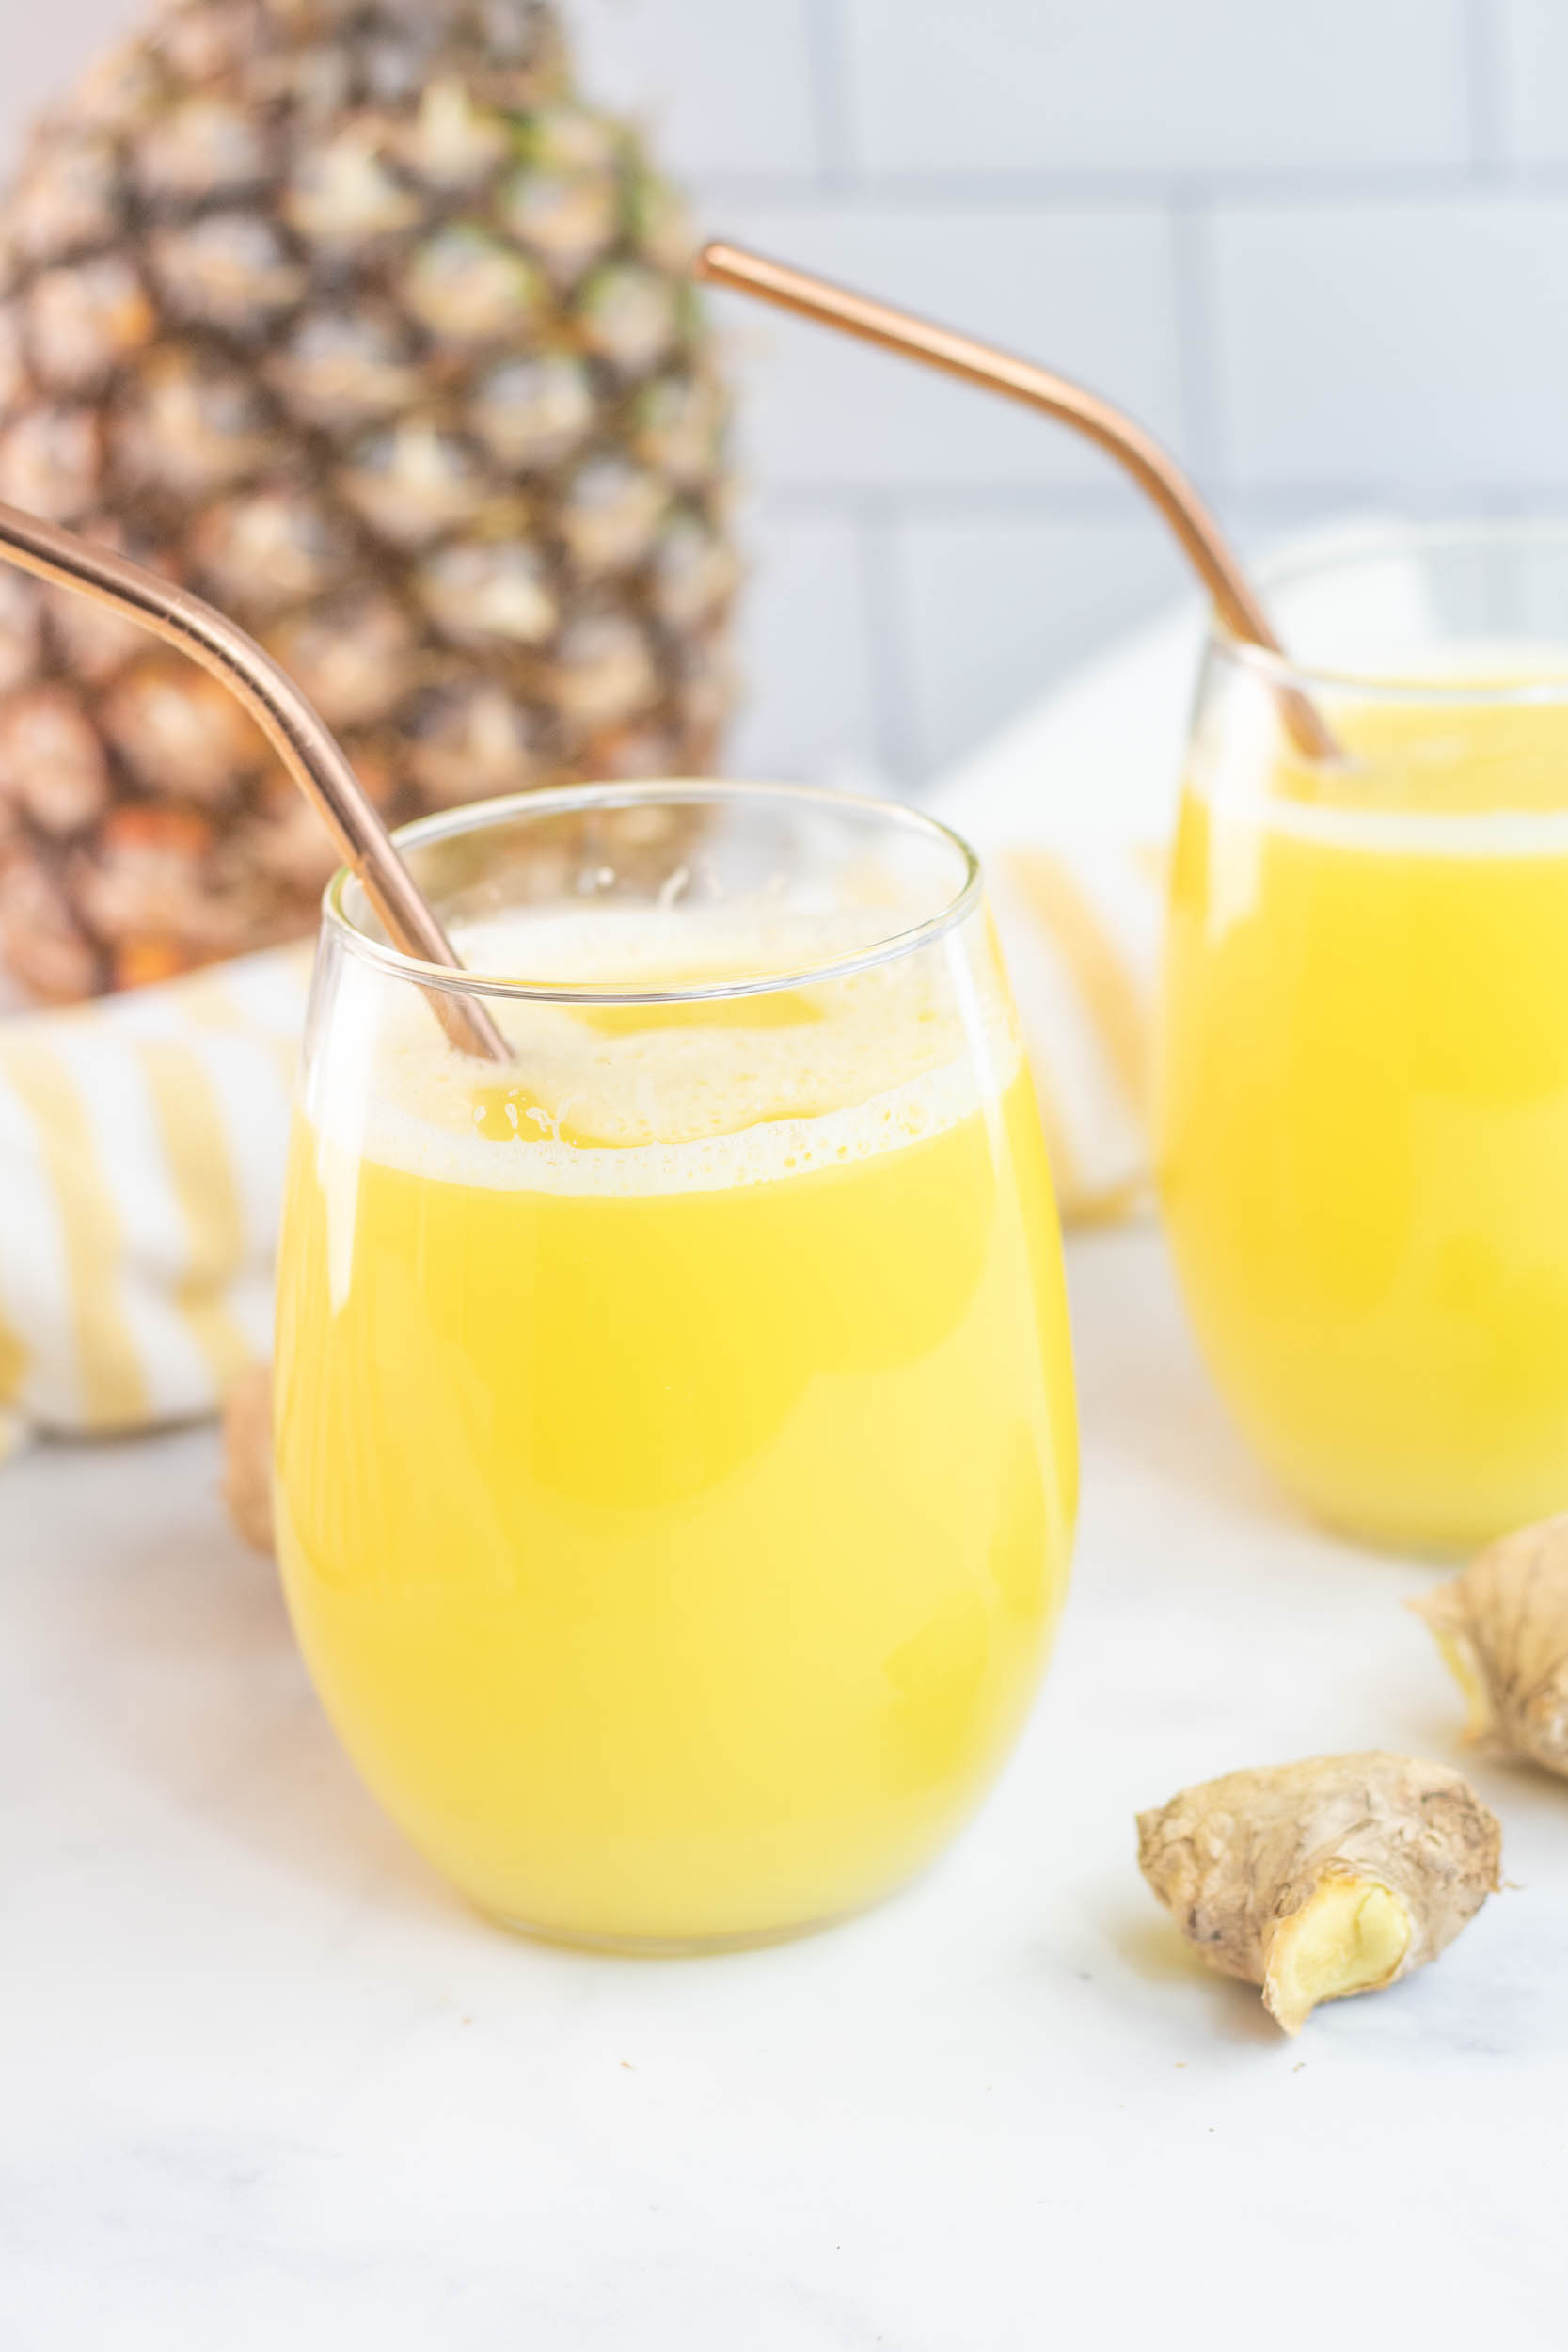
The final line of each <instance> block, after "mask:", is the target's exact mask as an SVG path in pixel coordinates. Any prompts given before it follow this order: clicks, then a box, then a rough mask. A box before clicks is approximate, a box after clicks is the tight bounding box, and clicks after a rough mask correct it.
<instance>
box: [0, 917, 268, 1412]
mask: <svg viewBox="0 0 1568 2352" xmlns="http://www.w3.org/2000/svg"><path fill="white" fill-rule="evenodd" d="M308 982H309V948H308V947H297V948H286V949H280V950H275V951H273V952H271V953H268V954H264V955H259V956H249V957H245V958H243V959H241V960H239V961H235V962H232V963H229V964H226V965H222V966H219V967H217V968H215V969H213V970H210V971H206V972H201V973H198V974H196V975H194V976H193V977H189V978H185V979H179V980H171V981H166V982H163V983H161V984H159V985H157V986H155V987H151V988H145V989H140V990H136V991H134V992H133V993H129V994H126V995H123V996H115V997H108V998H105V999H103V1001H101V1002H99V1003H95V1004H91V1005H83V1006H76V1007H71V1008H70V1009H65V1010H58V1011H50V1012H25V1013H21V1014H15V1015H12V1016H10V1017H9V1018H8V1019H6V1020H4V1021H0V1415H3V1416H4V1421H3V1426H0V1445H3V1446H6V1447H8V1446H10V1445H14V1443H15V1442H16V1441H17V1440H18V1438H20V1436H21V1435H22V1433H23V1432H24V1430H25V1429H26V1428H29V1427H32V1428H38V1429H44V1430H52V1431H60V1432H72V1433H104V1434H106V1433H109V1432H113V1431H122V1430H130V1429H138V1428H142V1427H145V1426H148V1425H150V1424H152V1423H156V1422H167V1421H178V1420H182V1419H185V1418H188V1417H190V1416H193V1415H196V1414H199V1413H203V1412H208V1411H211V1410H213V1409H214V1406H216V1405H217V1403H218V1402H219V1401H220V1400H221V1397H222V1395H223V1391H224V1390H225V1388H226V1387H227V1386H228V1383H229V1382H230V1380H231V1379H232V1377H233V1375H235V1373H236V1372H238V1371H239V1370H241V1368H242V1367H243V1366H244V1365H245V1364H246V1363H248V1362H251V1361H253V1360H254V1359H257V1358H258V1357H261V1358H264V1357H265V1356H266V1355H267V1354H269V1353H270V1351H271V1346H272V1262H273V1251H274V1246H275V1242H276V1238H277V1212H278V1202H279V1199H280V1195H281V1189H282V1176H283V1155H284V1152H285V1148H286V1144H287V1138H288V1126H289V1109H290V1102H291V1097H292V1092H293V1061H294V1048H295V1041H296V1039H297V1037H298V1034H299V1029H300V1025H301V1019H302V1016H303V1012H304V1006H305V995H306V990H307V986H308Z"/></svg>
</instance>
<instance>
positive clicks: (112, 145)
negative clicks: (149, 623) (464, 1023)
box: [0, 0, 736, 1000]
mask: <svg viewBox="0 0 1568 2352" xmlns="http://www.w3.org/2000/svg"><path fill="white" fill-rule="evenodd" d="M690 254H691V248H690V244H689V232H688V230H687V229H686V226H685V223H684V221H683V218H682V215H681V212H680V208H679V206H678V203H677V202H676V201H675V199H673V196H672V195H671V193H670V191H669V190H668V188H667V187H666V186H665V185H664V183H662V182H661V181H659V180H658V179H657V177H656V176H655V174H654V173H653V172H652V170H651V169H650V167H649V166H648V163H647V161H646V158H645V156H644V153H643V151H642V148H641V143H640V141H639V139H638V137H637V136H636V135H635V134H634V133H633V132H632V131H631V130H629V129H628V128H627V127H626V126H625V125H624V124H621V123H619V122H616V121H613V120H611V119H608V118H606V117H605V116H603V115H601V114H598V113H596V112H594V111H593V110H591V109H590V108H589V107H587V106H586V105H584V104H583V103H581V102H580V101H579V100H578V98H577V97H576V95H575V94H574V92H573V90H572V87H571V84H570V78H569V73H568V68H567V61H566V56H565V49H564V44H563V41H562V33H561V27H560V24H559V23H558V21H557V18H556V15H555V13H554V11H553V9H551V8H549V7H547V6H546V5H542V0H165V5H164V6H163V7H162V8H161V9H160V10H159V11H158V13H157V14H156V15H155V16H154V18H153V20H152V22H151V24H150V26H149V28H148V30H147V31H146V32H145V33H144V34H143V35H142V36H140V37H139V38H138V39H136V40H133V41H131V42H130V43H128V44H127V45H125V46H123V47H121V48H119V50H117V51H115V52H114V53H112V54H111V55H110V56H107V57H105V58H104V59H103V61H102V63H101V64H100V65H99V66H98V67H97V68H96V69H95V70H94V71H93V72H90V73H89V74H88V76H87V79H86V80H85V81H83V82H82V83H81V84H80V85H79V87H77V88H76V90H75V91H74V92H73V94H72V95H71V97H70V98H69V99H68V100H67V102H66V103H64V104H62V105H61V106H60V107H59V108H58V109H56V110H55V112H54V113H53V114H52V115H50V116H49V117H47V118H46V119H44V121H43V122H42V123H41V124H40V126H39V127H38V129H37V130H36V132H35V133H34V135H33V138H32V141H31V144H30V147H29V149H28V151H27V152H26V154H25V157H24V162H23V166H22V169H21V172H20V175H19V177H18V179H17V181H16V183H14V185H13V186H12V187H11V188H10V190H9V191H8V195H7V197H6V198H5V199H4V200H3V202H0V499H3V500H5V501H9V502H10V503H12V504H14V505H18V506H22V507H25V508H27V509H28V510H30V511H31V512H33V513H35V514H39V515H43V516H47V517H48V518H49V519H50V520H52V521H55V522H59V523H63V524H65V525H67V526H69V527H70V528H71V529H73V530H76V531H80V532H85V533H86V534H87V536H88V537H91V538H95V539H98V540H101V541H103V542H104V543H105V544H108V545H111V546H114V547H117V548H121V549H122V550H123V551H124V552H126V553H127V554H129V555H131V556H134V557H135V558H136V559H137V560H139V561H141V562H143V563H147V564H150V565H151V566H152V567H153V568H154V569H156V570H158V571H160V572H162V573H164V574H165V575H166V576H167V577H169V578H170V579H173V580H179V581H181V582H182V584H184V585H186V586H188V587H190V588H192V589H194V590H195V591H196V592H197V593H198V594H200V595H202V596H209V597H211V598H212V600H213V601H214V602H215V603H217V604H218V605H220V606H221V607H223V609H224V610H225V611H227V612H231V613H233V614H234V615H235V617H236V618H238V619H239V620H241V621H242V622H243V623H244V624H245V627H246V628H250V629H251V630H252V631H254V633H255V634H256V635H258V636H259V637H260V638H261V640H262V641H263V643H264V644H267V645H268V646H269V648H270V649H271V650H272V651H273V652H274V653H275V654H276V655H277V658H278V659H279V660H280V661H281V662H282V663H283V665H284V666H285V668H287V669H288V670H289V671H291V672H292V674H293V676H294V677H295V678H296V679H297V680H298V681H299V683H300V684H301V685H302V686H303V687H304V688H305V690H306V691H307V692H308V693H309V695H310V697H311V698H312V700H313V701H314V702H315V704H316V706H317V707H318V708H319V709H320V710H321V712H322V714H323V716H324V717H325V719H326V721H327V723H328V724H329V725H331V726H332V727H333V728H334V730H335V731H336V732H337V733H338V734H339V736H340V738H341V740H342V741H343V743H344V745H345V748H346V749H347V751H348V752H349V755H350V756H351V758H352V759H353V760H354V762H355V764H356V768H357V770H358V771H359V774H360V776H361V777H362V779H363V780H364V782H365V784H366V786H367V787H368V789H369V790H370V791H371V793H372V797H373V798H374V799H375V800H376V802H377V803H378V804H379V806H380V807H381V808H382V810H383V813H384V814H385V815H386V817H387V818H388V821H389V822H391V823H394V824H395V823H400V822H402V821H404V819H405V818H410V817H414V816H417V815H420V814H421V813H422V812H424V811H426V810H429V809H433V808H439V807H443V806H448V805H451V804H454V803H458V802H462V801H470V800H480V799H484V798H488V797H490V796H491V795H494V794H497V793H501V792H509V791H515V790H517V789H518V788H520V787H528V786H532V785H536V784H546V783H561V782H568V781H572V780H574V779H577V778H580V777H585V776H605V775H610V776H626V775H660V774H676V775H679V774H688V775H689V774H698V773H701V772H703V771H705V769H706V768H707V767H708V766H709V765H710V764H711V762H712V760H713V757H714V755H715V752H716V748H717V745H718V742H719V739H720V737H721V731H722V727H723V723H724V721H725V718H726V716H727V712H728V708H729V704H730V700H731V678H730V672H729V667H728V660H727V653H726V638H727V621H728V616H729V611H730V606H731V603H732V599H733V594H734V589H735V585H736V560H735V555H734V552H733V548H732V546H731V543H730V540H729V536H728V533H727V527H726V526H727V502H726V476H725V464H724V441H725V427H726V404H725V399H724V395H723V392H722V389H721V385H720V382H719V380H718V377H717V375H716V373H715V370H714V366H713V360H712V355H711V351H710V348H709V344H708V341H707V338H706V336H705V330H704V326H703V322H702V319H701V316H700V312H699V310H698V307H697V303H696V300H695V297H694V294H693V292H692V288H691V285H690V282H689V263H690ZM331 864H332V856H331V851H330V848H329V846H328V844H327V841H326V836H325V833H324V832H323V830H322V828H321V826H320V824H319V822H318V820H317V818H316V817H315V815H314V812H313V811H312V810H310V809H309V807H308V805H307V804H306V803H305V802H304V801H303V799H302V798H301V797H300V795H299V794H298V792H297V789H296V787H294V786H293V784H292V783H291V782H290V781H289V779H288V778H287V777H286V776H285V775H284V773H283V772H282V771H281V770H280V769H279V768H278V766H277V763H276V761H275V759H274V757H273V755H272V754H271V752H270V751H269V749H268V747H267V745H266V744H265V743H264V741H263V740H262V739H261V737H260V736H259V735H258V734H257V733H256V731H255V729H254V728H253V727H252V726H251V724H250V723H249V721H248V720H247V719H246V717H245V714H244V713H243V712H242V711H241V710H240V709H239V707H238V706H237V705H235V704H234V703H233V702H232V700H231V699H230V697H229V696H228V695H227V694H226V693H225V691H224V690H223V689H222V688H220V687H219V686H218V685H217V684H216V682H215V681H214V680H213V679H211V678H209V677H207V676H206V675H203V674H202V673H201V672H200V671H198V669H197V668H196V667H195V666H194V665H193V664H191V663H190V662H188V661H187V660H184V659H183V658H182V657H181V656H179V655H177V654H174V653H172V652H170V651H167V650H166V649H165V648H162V647H160V646H157V645H155V644H153V643H152V641H151V640H150V639H148V638H147V637H145V636H144V635H142V634H141V633H139V632H137V631H135V629H133V628H130V627H129V626H128V625H127V624H124V623H122V622H120V621H119V620H118V619H116V618H115V617H114V616H113V615H110V614H105V613H103V612H101V611H99V610H98V609H97V608H95V607H94V606H92V605H90V604H88V603H87V602H86V601H85V600H83V599H81V598H79V597H76V596H72V595H70V594H68V593H67V592H64V591H57V590H49V589H43V588H40V586H38V585H37V584H36V583H35V582H33V581H31V580H26V579H24V577H23V576H22V575H21V574H20V573H17V572H15V571H12V570H6V569H4V568H0V958H3V959H4V961H5V963H6V965H7V967H8V971H9V972H10V974H11V976H12V977H13V978H14V979H16V980H17V981H19V982H20V983H21V984H22V986H23V987H24V990H26V991H27V992H28V993H30V994H32V995H33V996H35V997H38V998H40V999H44V1000H67V999H71V998H76V997H82V996H87V995H90V994H93V993H98V992H100V991H102V990H104V989H108V988H119V987H125V986H130V985H135V984H136V983H138V982H140V981H144V980H149V979H154V978H159V977H166V976H168V975H170V974H172V973H175V972H179V971H182V970H186V969H189V968H191V967H193V966H195V965H198V964H199V963H202V962H205V961H210V960H212V959H214V958H215V957H220V956H227V955H232V954H236V953H240V952H242V951H244V950H246V949H249V948H253V947H257V946H263V945H266V944H268V943H270V942H273V941H276V940H279V939H284V938H289V937H293V936H295V935H297V934H299V933H301V932H303V931H305V930H308V929H309V927H310V925H311V923H312V922H313V920H314V916H315V910H316V904H317V900H318V898H319V895H320V891H321V887H322V884H323V882H325V879H326V876H327V874H328V872H329V870H330V867H331Z"/></svg>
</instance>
